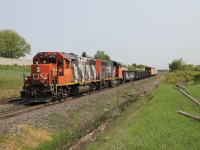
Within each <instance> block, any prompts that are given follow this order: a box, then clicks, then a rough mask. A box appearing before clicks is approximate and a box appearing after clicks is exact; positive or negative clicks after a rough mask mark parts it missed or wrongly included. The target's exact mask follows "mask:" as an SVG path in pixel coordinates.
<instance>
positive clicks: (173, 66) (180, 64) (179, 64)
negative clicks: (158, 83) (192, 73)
mask: <svg viewBox="0 0 200 150" xmlns="http://www.w3.org/2000/svg"><path fill="white" fill-rule="evenodd" d="M185 64H186V63H185V61H183V59H182V58H180V59H175V60H173V61H172V63H170V64H169V71H170V72H173V71H178V70H183V69H184V66H185Z"/></svg>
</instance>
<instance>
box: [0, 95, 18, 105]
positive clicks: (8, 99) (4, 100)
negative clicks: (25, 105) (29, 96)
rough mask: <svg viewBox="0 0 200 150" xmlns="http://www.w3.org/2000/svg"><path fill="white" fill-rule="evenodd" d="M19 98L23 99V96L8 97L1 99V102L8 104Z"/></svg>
mask: <svg viewBox="0 0 200 150" xmlns="http://www.w3.org/2000/svg"><path fill="white" fill-rule="evenodd" d="M18 100H21V97H13V98H6V99H2V100H0V104H8V103H10V102H14V101H18Z"/></svg>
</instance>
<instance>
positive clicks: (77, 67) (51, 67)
mask: <svg viewBox="0 0 200 150" xmlns="http://www.w3.org/2000/svg"><path fill="white" fill-rule="evenodd" d="M153 75H156V70H155V68H152V67H148V68H146V69H145V71H143V72H140V71H126V70H123V69H122V67H121V65H120V63H118V62H115V61H105V60H100V59H93V58H86V57H78V56H77V55H75V54H73V53H64V52H39V53H38V54H36V55H35V56H34V57H33V64H32V65H31V75H30V76H24V84H23V86H22V87H21V89H20V93H21V98H22V99H23V100H24V101H25V102H26V103H33V102H50V101H52V100H57V99H63V98H67V97H69V96H73V95H78V94H81V93H86V92H92V91H95V90H100V89H102V88H106V87H115V86H117V85H118V84H122V83H123V82H128V81H133V80H137V79H141V78H146V77H150V76H153Z"/></svg>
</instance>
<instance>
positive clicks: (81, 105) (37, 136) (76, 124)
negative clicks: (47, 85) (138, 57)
mask: <svg viewBox="0 0 200 150" xmlns="http://www.w3.org/2000/svg"><path fill="white" fill-rule="evenodd" d="M159 81H160V78H159V76H157V77H152V78H148V79H144V80H140V81H136V82H132V83H128V84H124V85H122V86H119V87H116V88H111V89H107V90H105V91H100V92H97V93H94V94H91V95H88V96H84V97H79V98H76V99H73V100H69V101H66V102H63V103H61V104H57V105H52V106H49V107H45V108H43V109H39V110H35V111H32V112H29V113H26V114H23V115H20V116H15V117H11V118H8V119H4V120H0V126H1V127H0V135H1V137H0V147H1V148H3V149H6V148H7V149H15V148H16V147H17V148H18V149H27V148H36V149H37V148H38V149H65V148H69V147H70V146H73V145H74V144H76V143H77V142H78V139H79V138H81V137H83V136H84V135H86V134H87V133H89V132H91V131H93V130H94V129H95V128H97V127H98V126H99V125H101V124H103V123H104V121H105V120H107V119H109V118H111V117H112V116H120V115H121V110H120V109H122V108H124V107H125V106H128V105H129V103H132V102H135V101H136V100H137V97H138V96H141V95H144V94H145V93H146V94H148V93H149V92H151V90H153V89H154V88H155V87H156V86H157V85H158V83H159Z"/></svg>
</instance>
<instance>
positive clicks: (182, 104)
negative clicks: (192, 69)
mask: <svg viewBox="0 0 200 150" xmlns="http://www.w3.org/2000/svg"><path fill="white" fill-rule="evenodd" d="M174 87H175V86H174V85H169V84H164V83H162V84H160V85H159V87H158V88H157V89H156V90H155V91H154V93H153V94H152V95H150V96H148V97H143V98H141V99H140V100H138V101H137V102H136V103H134V104H133V105H131V106H130V107H129V108H128V109H127V110H126V111H124V112H123V113H122V114H121V115H122V117H119V118H118V119H116V120H115V121H113V122H112V123H111V124H110V125H109V127H108V128H107V129H106V132H101V133H99V134H98V135H96V140H95V141H94V142H90V144H89V145H87V146H86V147H85V149H89V150H93V149H95V150H98V149H105V150H110V149H181V150H188V149H192V150H198V149H199V147H200V142H199V138H200V134H199V130H200V124H199V121H197V120H195V119H194V118H193V119H191V118H188V117H185V116H182V115H179V114H177V113H176V111H177V110H183V111H186V112H189V113H191V114H193V115H198V116H199V112H200V107H199V105H197V104H196V103H195V102H193V101H191V100H190V99H189V98H188V97H186V96H185V95H183V94H182V93H181V92H180V91H179V90H177V89H176V88H174ZM199 88H200V84H196V83H188V84H186V85H185V90H186V91H187V92H188V93H189V94H190V95H191V96H193V97H194V98H195V99H196V100H198V101H199V100H200V93H199ZM141 105H142V107H141ZM138 108H140V109H138Z"/></svg>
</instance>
